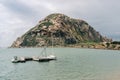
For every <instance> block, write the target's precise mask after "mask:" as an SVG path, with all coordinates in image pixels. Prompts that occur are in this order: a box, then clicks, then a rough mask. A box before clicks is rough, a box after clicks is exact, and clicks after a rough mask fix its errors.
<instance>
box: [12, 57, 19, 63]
mask: <svg viewBox="0 0 120 80" xmlns="http://www.w3.org/2000/svg"><path fill="white" fill-rule="evenodd" d="M11 61H12V63H18V62H19V60H18V57H17V56H14V57H13V59H12V60H11Z"/></svg>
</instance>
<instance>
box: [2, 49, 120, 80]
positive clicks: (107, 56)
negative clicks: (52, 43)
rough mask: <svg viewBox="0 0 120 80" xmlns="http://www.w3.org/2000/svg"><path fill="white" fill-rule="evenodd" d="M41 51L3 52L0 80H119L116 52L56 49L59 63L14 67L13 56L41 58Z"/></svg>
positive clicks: (16, 64) (119, 69)
mask: <svg viewBox="0 0 120 80" xmlns="http://www.w3.org/2000/svg"><path fill="white" fill-rule="evenodd" d="M41 51H42V48H20V49H17V48H15V49H0V80H120V51H117V50H97V49H80V48H54V54H55V55H56V56H57V60H56V61H50V62H35V61H28V62H26V63H11V59H12V57H13V56H16V55H17V56H28V57H31V56H39V55H41V54H40V52H41ZM50 52H51V48H48V49H47V53H50Z"/></svg>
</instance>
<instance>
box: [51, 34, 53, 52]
mask: <svg viewBox="0 0 120 80" xmlns="http://www.w3.org/2000/svg"><path fill="white" fill-rule="evenodd" d="M51 38H52V54H53V33H51Z"/></svg>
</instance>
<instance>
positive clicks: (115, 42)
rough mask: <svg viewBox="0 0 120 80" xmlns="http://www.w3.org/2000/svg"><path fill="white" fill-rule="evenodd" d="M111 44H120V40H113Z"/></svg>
mask: <svg viewBox="0 0 120 80" xmlns="http://www.w3.org/2000/svg"><path fill="white" fill-rule="evenodd" d="M111 44H120V41H113V42H111Z"/></svg>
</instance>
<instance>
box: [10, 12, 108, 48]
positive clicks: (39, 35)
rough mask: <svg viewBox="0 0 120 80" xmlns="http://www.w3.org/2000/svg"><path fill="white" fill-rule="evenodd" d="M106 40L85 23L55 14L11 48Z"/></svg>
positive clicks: (40, 22) (19, 39)
mask: <svg viewBox="0 0 120 80" xmlns="http://www.w3.org/2000/svg"><path fill="white" fill-rule="evenodd" d="M108 40H109V39H107V38H105V37H103V36H102V35H100V34H99V32H97V31H96V30H95V29H94V28H93V27H91V26H90V25H89V24H88V23H87V22H86V21H84V20H80V19H73V18H70V17H68V16H66V15H64V14H59V13H57V14H50V15H48V16H47V17H46V18H45V19H44V20H41V21H39V23H38V24H37V25H36V26H35V27H33V28H32V29H30V30H29V31H28V32H26V33H25V34H24V35H23V36H21V37H19V38H17V40H16V41H14V42H13V44H12V45H11V47H42V46H51V45H54V46H67V45H75V44H79V43H84V42H104V41H108ZM52 42H53V44H52Z"/></svg>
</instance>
